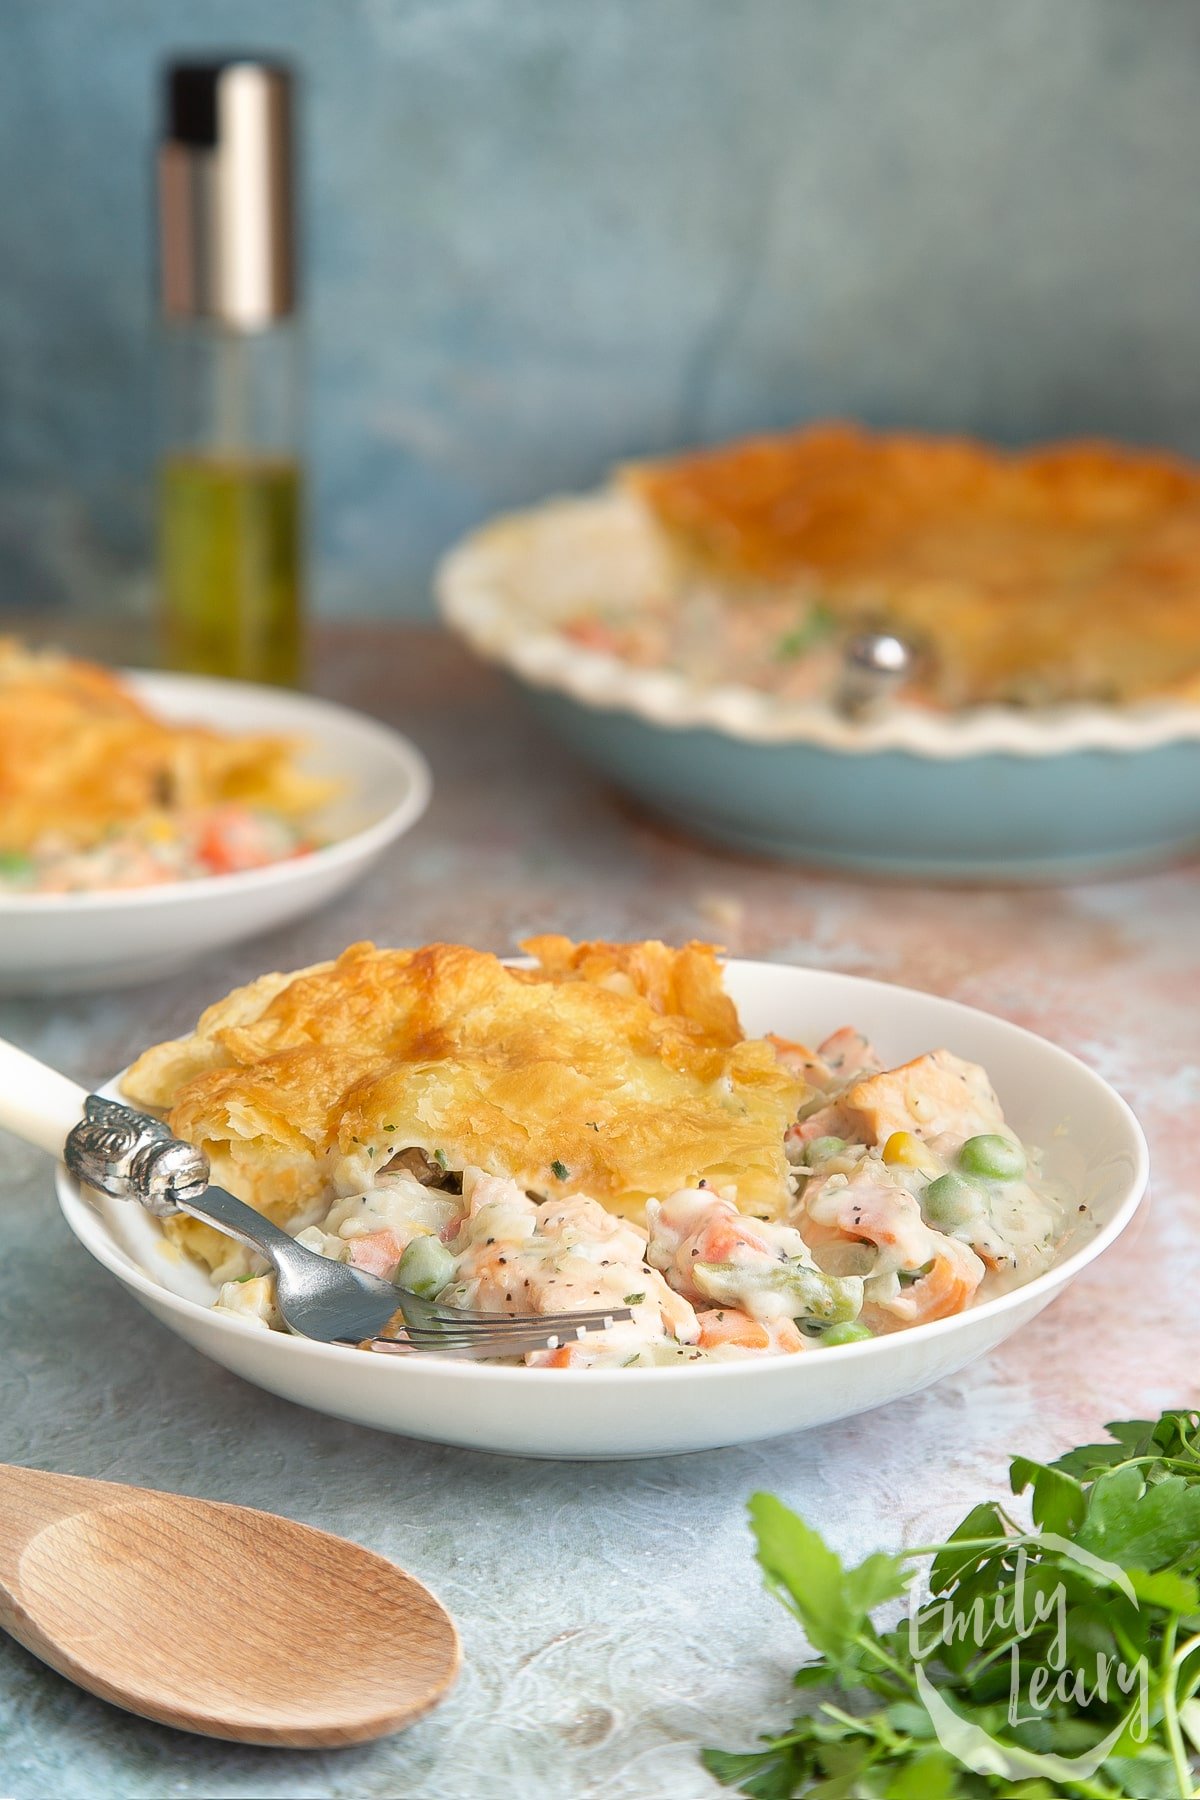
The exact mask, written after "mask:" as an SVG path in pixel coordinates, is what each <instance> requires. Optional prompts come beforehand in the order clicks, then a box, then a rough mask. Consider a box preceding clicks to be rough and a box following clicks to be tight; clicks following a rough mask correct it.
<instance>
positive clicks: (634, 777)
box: [438, 493, 1200, 881]
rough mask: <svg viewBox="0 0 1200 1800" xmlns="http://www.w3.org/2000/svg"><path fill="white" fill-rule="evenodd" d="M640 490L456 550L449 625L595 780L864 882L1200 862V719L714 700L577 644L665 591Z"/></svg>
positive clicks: (555, 505)
mask: <svg viewBox="0 0 1200 1800" xmlns="http://www.w3.org/2000/svg"><path fill="white" fill-rule="evenodd" d="M656 555H657V552H656V550H655V549H654V547H653V546H652V545H651V544H650V543H649V542H648V541H647V531H646V526H645V523H644V520H642V518H641V516H640V515H639V514H638V513H637V512H636V511H635V510H634V509H633V508H632V507H631V505H630V503H629V502H628V500H626V499H625V498H624V497H623V496H621V495H618V494H612V493H602V494H598V495H594V496H585V497H584V498H582V499H568V500H555V501H550V502H548V503H547V504H546V505H545V506H542V507H539V508H536V509H535V510H533V511H531V512H528V513H524V514H518V515H513V516H511V517H509V518H505V519H501V520H498V521H496V522H495V523H494V524H492V525H489V526H487V527H485V528H484V529H483V530H482V531H480V532H478V533H476V534H475V535H474V536H473V537H471V538H469V539H467V540H466V542H465V543H463V544H462V545H461V546H460V547H459V548H458V549H456V550H454V551H453V552H452V553H451V554H450V556H448V557H447V559H446V560H445V562H444V563H443V565H442V568H441V570H440V572H439V581H438V593H439V600H440V603H441V607H442V611H443V614H444V616H445V618H446V620H447V622H448V623H449V624H450V625H451V627H452V628H453V629H454V630H455V631H457V632H458V633H459V634H460V635H461V636H462V637H463V638H464V639H465V640H466V641H467V642H468V643H469V644H470V645H471V646H472V648H473V649H474V650H476V651H477V652H478V653H480V654H481V655H483V656H485V657H487V658H488V659H489V660H491V661H493V662H495V663H498V664H499V665H501V666H502V667H504V668H505V669H507V670H508V671H509V673H510V674H511V675H512V676H513V677H514V678H515V679H516V680H517V681H518V682H519V683H520V684H521V685H522V686H523V687H524V688H525V689H526V690H527V692H528V696H529V698H530V701H531V702H532V704H533V706H534V708H535V710H536V711H537V712H538V713H539V714H540V715H541V716H542V717H543V718H544V719H545V720H546V722H547V724H548V725H549V726H550V727H551V728H552V729H553V730H554V731H555V732H556V733H557V734H558V735H559V736H560V737H561V738H562V739H563V740H564V741H565V742H566V743H567V744H569V745H570V746H571V748H572V749H573V750H575V751H577V752H578V753H579V755H580V756H582V757H583V758H584V759H585V760H586V761H587V762H589V763H590V764H591V765H592V766H593V767H594V768H596V769H597V770H599V771H600V772H601V773H603V774H604V775H606V776H608V777H610V778H611V779H612V780H613V781H615V782H617V783H618V784H619V785H620V786H621V787H622V788H624V789H626V790H627V791H628V792H629V793H631V794H634V795H635V796H636V797H637V798H638V799H640V800H641V801H643V802H644V803H645V804H646V805H647V806H648V807H650V808H651V809H652V810H653V811H654V812H655V813H656V814H658V815H659V816H660V817H662V818H663V819H665V820H667V821H669V822H670V823H671V824H672V825H675V826H677V827H681V828H684V829H687V830H692V831H695V832H696V833H698V834H700V835H701V836H703V837H706V838H709V839H714V840H716V841H717V842H718V843H722V844H726V845H730V846H732V847H734V848H736V849H739V850H749V851H753V852H759V853H764V854H767V855H770V856H777V857H784V858H788V859H792V860H795V861H798V862H805V863H811V864H815V865H821V866H825V867H829V868H841V869H849V870H855V871H859V872H862V873H867V874H885V875H903V876H914V877H927V878H928V877H933V878H937V879H945V880H951V881H953V880H961V881H991V880H996V879H1009V880H1052V881H1069V880H1072V879H1083V878H1087V877H1090V876H1095V875H1104V874H1116V873H1120V872H1122V871H1125V870H1128V869H1132V868H1136V867H1138V866H1140V865H1142V864H1145V863H1148V862H1157V861H1161V860H1163V859H1166V858H1170V857H1175V856H1179V855H1182V854H1184V853H1186V852H1187V851H1189V850H1195V849H1197V848H1200V707H1196V706H1187V705H1185V704H1180V703H1177V702H1175V703H1171V704H1166V703H1164V704H1161V705H1151V706H1141V707H1137V708H1117V707H1111V708H1105V707H1098V706H1063V707H1047V708H1044V709H1017V708H1015V707H1013V708H1004V707H987V708H978V709H975V710H972V711H969V712H964V713H961V714H941V713H934V712H930V711H928V710H926V709H923V708H919V707H916V706H910V705H905V704H903V703H899V702H898V703H894V704H893V705H891V706H889V707H888V708H887V710H886V712H885V713H883V714H881V715H880V716H878V717H874V718H871V719H868V720H864V721H850V720H847V719H845V718H843V717H841V716H840V715H839V714H838V713H837V712H835V711H834V710H833V708H831V707H830V706H828V705H826V704H824V703H820V702H804V703H798V702H794V701H783V700H780V699H778V698H777V697H775V696H772V695H769V694H765V693H760V692H758V691H756V690H752V689H750V688H746V687H734V686H719V685H718V686H707V687H700V686H698V685H697V684H695V683H694V682H691V681H689V680H688V679H687V678H685V677H683V676H681V675H677V674H674V673H672V672H669V671H660V670H646V669H640V668H634V667H631V666H630V665H629V664H627V663H624V662H621V661H620V660H618V659H617V658H616V657H613V656H611V655H608V654H605V653H602V652H599V651H595V650H591V649H585V648H582V647H580V646H579V645H578V644H575V643H573V642H571V641H570V640H569V639H568V638H566V637H565V636H563V635H562V634H561V633H560V632H559V631H557V630H556V629H555V627H556V622H557V621H558V620H559V619H561V618H563V617H565V616H566V615H568V614H569V613H572V612H574V611H576V610H577V609H579V608H580V607H581V606H582V605H586V604H590V603H594V602H595V601H596V600H597V599H603V598H604V597H605V596H607V595H611V596H612V597H613V598H615V599H622V600H628V598H629V597H630V596H631V595H635V594H637V593H638V592H641V591H649V586H650V584H651V583H652V582H653V581H654V580H655V579H656V571H655V568H654V558H655V556H656Z"/></svg>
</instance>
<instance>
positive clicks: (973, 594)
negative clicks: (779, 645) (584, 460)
mask: <svg viewBox="0 0 1200 1800" xmlns="http://www.w3.org/2000/svg"><path fill="white" fill-rule="evenodd" d="M623 479H624V482H625V485H626V486H627V487H628V488H629V489H630V490H631V491H632V492H633V493H635V494H636V495H637V497H638V498H639V500H640V501H641V503H642V504H643V505H644V506H645V507H646V508H647V509H648V511H649V513H650V515H651V516H652V517H653V519H654V520H655V522H656V523H657V525H658V526H659V527H660V528H661V530H662V532H663V533H664V534H665V537H666V539H667V541H668V542H669V543H670V545H671V547H672V549H673V550H674V552H675V553H676V555H677V557H678V559H679V562H680V565H681V568H682V570H683V571H684V574H685V576H686V575H687V574H688V573H689V572H691V573H694V572H696V571H699V572H700V574H701V575H702V576H703V577H704V578H706V579H707V580H709V581H710V582H711V581H713V580H715V581H716V582H717V583H723V584H725V586H726V589H727V591H728V593H729V595H730V597H731V599H732V600H733V601H734V602H735V603H736V604H739V605H742V606H746V605H751V606H752V605H753V603H754V599H755V597H756V596H758V595H761V596H763V597H768V596H769V595H771V594H775V595H778V594H779V592H780V591H781V589H786V590H788V591H794V592H795V593H796V594H797V595H798V596H801V597H803V598H805V599H806V600H808V601H813V600H815V601H818V602H819V603H820V605H821V606H822V607H823V608H824V609H825V610H826V611H827V612H828V613H830V614H831V615H832V616H833V617H834V618H835V619H837V620H839V621H845V622H848V623H850V624H852V625H853V624H872V625H876V624H879V625H885V626H888V627H890V628H891V629H893V630H896V631H899V632H900V633H901V634H902V635H905V636H907V637H908V638H909V639H910V640H911V641H913V642H914V643H916V644H917V645H918V647H919V648H921V649H922V650H923V651H924V652H925V653H926V658H925V671H924V677H923V683H922V684H921V686H919V687H918V690H917V693H918V697H924V698H927V699H929V700H931V701H932V702H934V703H935V704H944V705H949V706H958V705H971V704H979V703H986V702H1008V701H1012V700H1019V701H1037V702H1042V701H1056V700H1088V701H1101V702H1103V701H1136V700H1143V699H1148V698H1153V697H1158V696H1173V697H1176V698H1182V699H1200V467H1197V465H1196V464H1194V463H1190V462H1187V461H1185V460H1184V459H1183V458H1180V457H1172V456H1168V455H1163V454H1150V453H1147V452H1143V451H1135V450H1130V449H1125V448H1122V447H1120V446H1118V445H1114V444H1108V443H1104V442H1086V441H1084V442H1077V443H1062V444H1054V445H1048V446H1045V447H1042V448H1038V449H1034V450H1027V451H1005V450H998V449H993V448H991V447H989V446H987V445H984V444H981V443H976V442H974V441H972V440H970V439H967V438H955V437H944V438H939V437H931V436H928V437H927V436H920V435H917V434H911V433H910V434H903V433H876V432H869V431H865V430H863V429H862V428H860V427H858V426H854V425H847V424H836V423H834V424H821V425H814V426H811V427H808V428H806V429H803V430H798V431H793V432H788V433H783V434H779V435H777V436H772V437H759V438H749V439H746V440H743V441H741V442H737V443H733V444H728V445H724V446H721V447H719V448H716V449H712V450H702V451H698V452H695V453H690V454H685V455H682V456H675V457H669V458H664V459H662V460H661V461H657V462H646V463H641V464H635V465H633V466H631V467H630V468H628V469H627V470H626V471H625V472H624V477H623Z"/></svg>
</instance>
